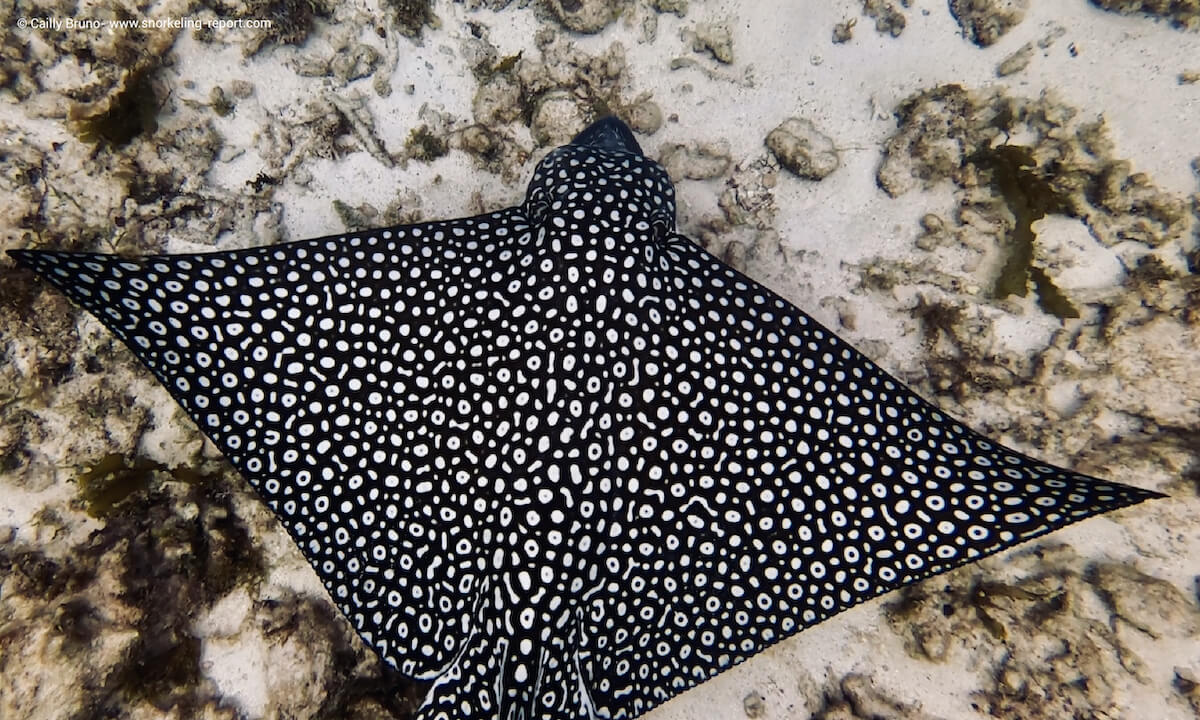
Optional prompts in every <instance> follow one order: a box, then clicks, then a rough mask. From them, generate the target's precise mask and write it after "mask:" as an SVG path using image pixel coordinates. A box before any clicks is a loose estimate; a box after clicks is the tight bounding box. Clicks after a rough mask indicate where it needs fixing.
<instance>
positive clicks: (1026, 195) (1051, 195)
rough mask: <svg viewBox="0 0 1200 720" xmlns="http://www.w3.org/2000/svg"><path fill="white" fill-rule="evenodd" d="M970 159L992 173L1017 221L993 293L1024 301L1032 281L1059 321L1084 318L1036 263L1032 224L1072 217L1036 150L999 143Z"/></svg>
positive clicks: (1041, 301) (1039, 297)
mask: <svg viewBox="0 0 1200 720" xmlns="http://www.w3.org/2000/svg"><path fill="white" fill-rule="evenodd" d="M968 160H969V162H971V163H973V164H974V165H975V166H976V167H978V168H980V169H981V170H985V171H986V172H987V174H988V175H989V176H990V177H989V183H990V184H991V186H992V188H994V189H995V190H996V191H997V192H998V193H1000V196H1001V197H1002V198H1003V199H1004V202H1005V204H1006V205H1007V206H1008V209H1009V211H1010V212H1012V214H1013V218H1014V220H1015V225H1014V227H1013V230H1012V234H1011V235H1010V236H1009V238H1008V243H1007V246H1006V248H1005V252H1006V253H1007V257H1006V258H1005V261H1004V264H1003V266H1002V267H1001V269H1000V274H999V276H998V277H997V278H996V282H995V284H994V285H993V288H992V293H993V295H994V296H995V297H996V298H997V299H1001V300H1002V299H1004V298H1006V297H1009V296H1012V295H1016V296H1018V297H1025V295H1026V294H1027V293H1028V292H1029V285H1030V284H1031V283H1032V285H1033V288H1034V292H1035V293H1036V294H1037V302H1038V306H1039V307H1041V308H1042V310H1043V311H1045V312H1047V313H1049V314H1051V315H1054V316H1055V317H1057V318H1060V319H1065V318H1077V317H1079V310H1078V309H1076V308H1075V306H1074V305H1072V304H1071V302H1070V300H1068V299H1067V297H1066V296H1065V295H1064V294H1063V293H1062V291H1061V290H1059V289H1058V286H1056V285H1055V284H1054V281H1053V280H1052V279H1051V278H1050V276H1049V275H1048V274H1047V273H1046V271H1045V270H1044V269H1043V268H1040V267H1037V266H1035V265H1034V243H1035V242H1036V240H1037V234H1036V233H1035V232H1034V230H1033V224H1034V223H1035V222H1037V221H1038V220H1041V219H1042V218H1044V217H1046V216H1047V215H1051V214H1059V215H1069V214H1071V208H1070V205H1069V202H1068V199H1067V197H1066V196H1065V195H1064V194H1063V193H1061V192H1058V191H1056V190H1055V189H1054V187H1053V186H1052V185H1051V183H1050V182H1049V181H1048V180H1047V179H1046V178H1044V177H1042V176H1041V175H1040V174H1039V173H1038V172H1037V161H1036V160H1035V159H1034V157H1033V150H1032V148H1028V147H1024V146H1021V145H1000V146H997V147H993V148H986V149H984V150H981V151H980V152H978V153H976V154H974V155H972V156H971V157H970V158H968Z"/></svg>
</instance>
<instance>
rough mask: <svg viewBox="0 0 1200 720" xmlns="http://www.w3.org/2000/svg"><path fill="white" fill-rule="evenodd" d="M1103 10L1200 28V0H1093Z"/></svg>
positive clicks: (1178, 26) (1175, 25)
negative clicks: (1145, 16) (1139, 15)
mask: <svg viewBox="0 0 1200 720" xmlns="http://www.w3.org/2000/svg"><path fill="white" fill-rule="evenodd" d="M1091 3H1092V4H1093V5H1095V6H1096V7H1098V8H1100V9H1102V10H1109V11H1111V12H1116V13H1120V14H1122V15H1133V14H1142V15H1149V16H1151V17H1154V18H1160V19H1163V20H1167V21H1169V22H1170V23H1171V26H1172V27H1176V28H1179V29H1181V30H1200V0H1091Z"/></svg>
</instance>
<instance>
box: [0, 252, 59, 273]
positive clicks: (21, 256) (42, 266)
mask: <svg viewBox="0 0 1200 720" xmlns="http://www.w3.org/2000/svg"><path fill="white" fill-rule="evenodd" d="M5 252H6V253H8V256H9V257H10V258H12V259H13V262H15V263H16V264H17V265H19V266H20V267H23V268H25V269H27V270H32V271H34V272H35V273H38V274H39V275H43V274H45V273H46V271H47V270H48V269H49V267H50V265H52V264H53V262H52V258H54V257H56V256H57V255H58V254H59V253H55V252H53V251H50V250H30V249H28V248H23V249H13V250H5Z"/></svg>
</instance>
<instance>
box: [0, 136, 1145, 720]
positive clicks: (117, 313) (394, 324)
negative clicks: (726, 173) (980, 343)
mask: <svg viewBox="0 0 1200 720" xmlns="http://www.w3.org/2000/svg"><path fill="white" fill-rule="evenodd" d="M10 254H11V255H12V256H13V257H14V258H15V259H16V260H17V261H18V262H20V263H21V264H23V265H26V266H28V267H29V268H32V269H33V270H35V271H36V272H37V273H39V274H40V275H42V276H43V277H44V278H45V279H46V280H48V281H49V282H50V283H52V284H53V285H54V286H55V287H57V288H59V289H60V290H61V291H63V292H64V293H66V294H67V295H68V296H69V297H70V298H71V299H72V300H74V301H75V302H76V303H77V304H79V305H80V306H82V307H83V308H84V309H86V310H87V311H88V312H90V313H91V314H92V315H94V316H95V317H96V318H97V319H99V320H100V321H101V322H102V323H104V325H106V326H107V327H108V328H109V329H110V330H111V331H112V332H113V333H114V334H115V335H116V336H117V337H119V338H120V339H121V340H122V341H123V342H124V343H125V344H126V345H128V346H129V348H130V349H131V350H132V351H133V352H134V354H135V355H137V357H138V358H139V359H140V360H141V361H142V362H143V363H144V364H145V365H146V367H148V368H149V369H150V371H151V372H152V373H154V375H155V376H156V377H157V378H158V379H159V381H161V382H162V383H163V385H165V386H166V387H167V389H168V390H169V391H170V393H171V394H172V395H173V396H174V398H175V400H176V401H177V402H178V403H179V404H180V405H181V406H182V407H183V408H184V410H186V411H187V413H188V415H189V416H191V417H192V419H194V420H195V421H196V423H197V424H198V425H199V426H200V428H201V430H203V431H204V432H205V433H206V434H207V435H208V437H210V438H211V439H212V440H213V442H214V443H216V445H217V446H218V447H219V448H220V449H221V452H222V453H224V455H225V456H226V457H227V458H228V459H229V460H230V462H232V463H233V465H234V466H235V467H236V468H237V469H238V470H239V471H240V472H241V474H242V475H243V476H244V477H245V478H246V480H247V481H248V482H249V483H250V484H251V485H252V486H253V487H254V488H255V490H256V491H257V492H258V493H259V495H260V496H261V497H262V499H263V500H264V501H265V502H266V503H267V505H269V506H270V508H271V509H272V510H273V511H274V513H275V515H276V516H278V518H279V520H280V521H281V522H282V523H283V526H284V527H285V528H286V529H287V530H288V532H289V533H290V534H291V536H292V539H293V540H294V541H295V542H296V544H297V545H299V547H300V549H301V550H302V551H303V553H304V555H305V557H306V558H307V559H308V561H309V563H311V564H312V567H313V569H314V570H316V572H317V574H318V575H319V576H320V578H321V581H322V583H323V584H324V586H325V588H326V589H327V590H328V591H329V594H330V595H331V596H332V598H333V600H334V602H335V603H336V604H337V606H338V607H339V608H340V609H341V611H342V612H343V613H344V614H345V616H346V617H347V618H348V619H349V620H350V622H351V624H352V625H353V626H354V628H355V629H356V630H357V631H358V634H359V635H360V636H361V637H362V638H363V640H364V641H365V642H366V643H367V645H369V646H370V647H371V648H373V649H374V650H375V652H376V653H378V655H379V656H380V657H381V658H382V659H383V660H385V661H386V662H387V663H388V664H390V665H392V666H394V667H395V668H397V669H398V670H399V671H400V672H402V673H404V674H406V675H409V676H413V677H416V678H420V679H425V680H428V681H431V682H432V686H431V688H430V690H429V693H428V695H427V697H426V698H425V701H424V703H423V704H422V706H421V708H420V710H418V712H417V717H418V718H420V719H421V720H432V719H433V718H442V719H446V720H449V719H450V718H469V719H474V718H505V719H506V720H517V719H524V720H532V719H533V718H566V717H574V718H634V717H637V716H639V715H641V714H643V713H644V712H646V711H647V710H649V709H650V708H652V707H654V706H656V705H659V704H660V703H662V702H664V701H665V700H667V699H669V698H671V697H672V696H674V695H676V694H678V693H680V692H682V691H684V690H687V689H688V688H691V687H693V686H695V685H697V684H698V683H701V682H703V681H705V680H707V679H709V678H711V677H713V676H714V675H716V674H718V673H720V672H721V671H723V670H725V669H727V668H729V667H731V666H733V665H736V664H737V663H739V662H741V661H743V660H745V659H746V658H749V657H750V656H752V655H754V654H755V653H758V652H760V651H762V650H763V649H764V648H767V647H769V646H771V645H772V644H774V643H776V642H778V641H780V640H781V639H783V638H786V637H788V636H790V635H792V634H794V633H796V632H799V631H800V630H803V629H804V628H807V627H811V626H812V625H815V624H817V623H819V622H821V621H823V620H825V619H827V618H829V617H831V616H833V615H835V614H837V613H839V612H841V611H842V610H845V609H847V608H849V607H852V606H854V605H857V604H858V603H861V602H863V601H866V600H868V599H870V598H873V597H876V596H878V595H880V594H882V593H885V592H888V591H890V590H894V589H896V588H899V587H903V586H905V585H909V584H912V583H915V582H917V581H919V580H921V579H923V578H927V577H929V576H931V575H934V574H937V573H940V572H944V571H946V570H949V569H951V568H953V567H956V566H959V565H962V564H964V563H967V562H971V561H973V560H977V559H979V558H981V557H984V556H986V555H990V554H992V553H995V552H998V551H1000V550H1003V549H1005V548H1008V547H1011V546H1013V545H1015V544H1017V543H1020V542H1024V541H1026V540H1029V539H1031V538H1034V537H1038V536H1040V535H1043V534H1045V533H1048V532H1050V531H1052V530H1055V529H1057V528H1060V527H1062V526H1064V525H1067V524H1070V523H1073V522H1076V521H1078V520H1082V519H1084V518H1086V517H1089V516H1091V515H1095V514H1098V513H1103V512H1107V511H1110V510H1114V509H1116V508H1120V507H1124V506H1127V505H1131V504H1134V503H1138V502H1141V501H1142V500H1146V499H1148V498H1153V497H1159V494H1158V493H1155V492H1151V491H1147V490H1143V489H1139V488H1135V487H1129V486H1125V485H1120V484H1117V483H1110V482H1104V481H1102V480H1098V479H1095V478H1090V477H1087V476H1084V475H1080V474H1077V473H1074V472H1071V471H1069V470H1065V469H1061V468H1056V467H1052V466H1050V465H1047V464H1045V463H1042V462H1039V461H1037V460H1035V459H1033V458H1030V457H1027V456H1025V455H1022V454H1021V453H1019V452H1016V451H1014V450H1011V449H1008V448H1006V447H1003V446H1001V445H999V444H997V443H994V442H992V441H990V440H987V439H986V438H984V437H982V436H981V435H979V434H977V433H975V432H974V431H972V430H969V429H968V428H966V427H964V426H963V425H961V424H960V423H958V422H956V421H955V420H953V419H952V418H950V417H948V416H947V415H945V414H944V413H942V412H941V411H940V410H938V409H937V408H935V407H933V406H932V405H930V404H929V403H927V402H925V401H924V400H922V399H921V398H920V397H919V396H918V395H916V394H915V393H913V392H912V391H910V390H908V389H907V388H906V387H904V385H902V384H901V383H900V382H899V381H897V380H896V379H894V378H892V377H891V376H890V375H888V374H887V373H886V372H884V371H883V370H881V369H880V368H879V367H877V366H876V365H875V364H874V363H872V362H871V361H869V360H868V359H866V358H865V357H863V356H862V355H861V354H859V353H858V352H857V351H855V350H854V348H852V347H850V346H849V345H848V344H846V343H845V342H843V341H842V340H841V339H839V338H838V337H837V336H836V335H834V334H833V333H832V332H830V331H829V330H828V329H826V328H824V327H823V326H821V325H820V324H819V323H817V322H816V321H814V320H813V319H812V318H811V317H809V316H808V315H807V314H805V313H804V312H802V311H800V310H798V309H797V308H795V307H793V306H792V305H791V304H789V303H788V302H787V301H785V300H783V299H782V298H780V297H779V296H778V295H776V294H775V293H773V292H771V291H770V290H768V289H766V288H765V287H763V286H761V285H759V284H758V283H756V282H754V281H753V280H750V279H749V278H747V277H745V276H744V275H742V274H741V273H739V272H737V271H736V270H733V269H732V268H730V267H728V266H726V265H725V264H723V263H722V262H721V261H720V260H718V259H716V258H715V257H713V256H712V255H710V254H709V253H707V252H706V251H705V250H704V249H702V248H701V247H699V246H698V245H696V244H695V243H693V242H692V241H691V240H689V239H687V238H686V237H684V236H683V235H680V234H679V233H677V232H676V231H675V199H674V188H673V186H672V184H671V181H670V179H669V177H668V176H667V173H666V171H665V170H664V169H663V168H662V167H661V166H660V165H658V164H657V163H655V162H654V161H652V160H650V159H649V158H647V157H645V156H644V155H643V153H642V151H641V148H640V147H639V146H638V144H637V141H636V140H635V138H634V136H633V134H632V132H631V131H630V130H629V128H628V127H626V126H625V125H624V124H623V123H622V122H621V121H620V120H617V119H615V118H607V119H604V120H601V121H599V122H597V123H595V124H594V125H592V126H590V127H589V128H587V129H586V130H584V131H583V132H582V133H581V134H580V135H579V136H578V137H576V138H575V139H574V140H573V141H572V142H571V143H570V144H569V145H566V146H563V147H560V148H558V149H556V150H554V151H552V152H550V153H549V154H548V155H547V156H546V157H545V159H544V160H542V162H541V164H540V165H539V166H538V168H537V171H536V172H535V173H534V176H533V180H532V181H531V182H530V184H529V189H528V191H527V193H526V196H525V202H524V203H523V204H522V205H520V206H517V207H511V208H508V209H505V210H501V211H499V212H493V213H489V214H485V215H478V216H475V217H469V218H463V219H458V220H447V221H444V222H425V223H417V224H415V225H402V226H397V227H392V228H387V229H380V230H372V231H369V232H362V233H350V234H346V235H340V236H331V237H324V238H319V239H315V240H304V241H300V242H291V243H286V244H282V245H277V246H272V247H260V248H252V249H246V250H233V251H225V252H212V253H203V254H190V255H160V256H152V257H143V258H124V257H117V256H112V255H100V254H92V253H63V252H47V251H31V250H21V251H11V253H10Z"/></svg>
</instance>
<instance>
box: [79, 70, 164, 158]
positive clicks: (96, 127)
mask: <svg viewBox="0 0 1200 720" xmlns="http://www.w3.org/2000/svg"><path fill="white" fill-rule="evenodd" d="M158 109H159V100H158V94H157V93H156V92H155V90H154V84H153V82H152V81H151V79H150V75H149V73H148V72H144V71H142V72H135V73H130V74H129V75H128V76H126V77H125V79H124V85H123V86H122V87H121V89H120V90H118V91H117V92H116V93H114V94H113V95H112V96H111V97H109V98H108V102H107V103H106V104H105V105H104V107H103V108H102V109H98V111H94V110H93V109H91V108H87V109H84V108H80V107H77V108H74V109H72V111H71V120H73V121H74V123H75V128H76V132H77V134H78V135H79V139H81V140H83V141H84V142H90V143H105V144H107V145H110V146H113V147H123V146H125V145H128V144H129V143H130V141H132V140H133V139H134V138H136V137H138V136H139V135H148V134H151V133H153V132H154V131H155V130H157V129H158V121H157V120H156V116H157V115H158Z"/></svg>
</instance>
